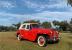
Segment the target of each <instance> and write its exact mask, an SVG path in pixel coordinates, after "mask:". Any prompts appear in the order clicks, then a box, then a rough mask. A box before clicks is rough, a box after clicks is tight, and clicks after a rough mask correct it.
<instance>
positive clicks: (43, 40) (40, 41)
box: [37, 35, 47, 47]
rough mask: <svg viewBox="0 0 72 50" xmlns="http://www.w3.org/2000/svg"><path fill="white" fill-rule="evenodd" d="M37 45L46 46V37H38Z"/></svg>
mask: <svg viewBox="0 0 72 50" xmlns="http://www.w3.org/2000/svg"><path fill="white" fill-rule="evenodd" d="M37 43H38V45H39V46H40V47H44V46H46V44H47V40H46V38H45V36H42V35H41V36H38V39H37Z"/></svg>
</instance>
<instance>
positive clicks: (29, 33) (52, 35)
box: [16, 23, 59, 46]
mask: <svg viewBox="0 0 72 50" xmlns="http://www.w3.org/2000/svg"><path fill="white" fill-rule="evenodd" d="M16 35H17V39H18V40H22V39H27V40H29V41H37V43H38V45H39V46H45V45H46V44H47V41H54V42H55V41H59V32H58V31H56V30H54V29H50V28H49V29H45V28H41V27H40V26H39V24H38V23H24V24H21V26H20V28H19V29H18V30H17V34H16Z"/></svg>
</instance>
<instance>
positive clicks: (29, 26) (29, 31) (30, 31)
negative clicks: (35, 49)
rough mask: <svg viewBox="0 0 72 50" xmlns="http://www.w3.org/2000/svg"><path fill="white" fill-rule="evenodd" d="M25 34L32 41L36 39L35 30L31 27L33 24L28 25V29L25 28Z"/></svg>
mask: <svg viewBox="0 0 72 50" xmlns="http://www.w3.org/2000/svg"><path fill="white" fill-rule="evenodd" d="M25 36H26V39H28V40H30V41H33V40H34V39H33V38H34V32H33V30H32V28H31V25H26V29H25Z"/></svg>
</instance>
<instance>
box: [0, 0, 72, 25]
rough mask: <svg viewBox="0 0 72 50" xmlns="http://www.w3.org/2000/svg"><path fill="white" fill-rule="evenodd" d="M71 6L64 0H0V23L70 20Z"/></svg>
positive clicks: (71, 14) (71, 15) (71, 16)
mask: <svg viewBox="0 0 72 50" xmlns="http://www.w3.org/2000/svg"><path fill="white" fill-rule="evenodd" d="M71 18H72V7H71V6H70V5H67V1H66V0H0V25H11V24H13V23H14V24H15V23H18V22H23V21H26V20H40V21H41V22H44V21H49V22H51V21H53V20H57V21H64V20H67V21H70V19H71Z"/></svg>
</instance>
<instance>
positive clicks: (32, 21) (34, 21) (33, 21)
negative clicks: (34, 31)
mask: <svg viewBox="0 0 72 50" xmlns="http://www.w3.org/2000/svg"><path fill="white" fill-rule="evenodd" d="M23 23H40V21H39V20H37V21H36V20H29V21H24V22H23Z"/></svg>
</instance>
